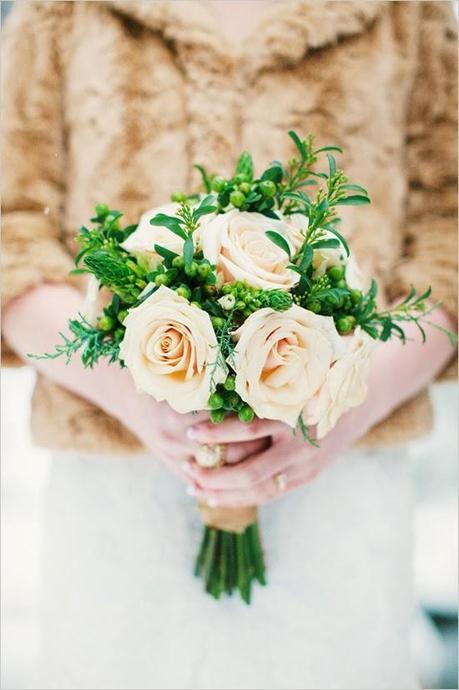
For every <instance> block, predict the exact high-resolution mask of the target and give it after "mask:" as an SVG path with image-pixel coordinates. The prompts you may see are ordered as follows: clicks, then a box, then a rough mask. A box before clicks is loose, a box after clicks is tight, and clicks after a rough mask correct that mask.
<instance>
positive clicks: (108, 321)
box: [97, 316, 115, 331]
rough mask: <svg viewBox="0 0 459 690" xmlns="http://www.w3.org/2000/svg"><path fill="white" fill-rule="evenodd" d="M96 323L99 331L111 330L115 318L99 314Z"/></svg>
mask: <svg viewBox="0 0 459 690" xmlns="http://www.w3.org/2000/svg"><path fill="white" fill-rule="evenodd" d="M97 325H98V326H99V328H100V330H101V331H111V329H112V328H113V326H114V325H115V319H113V318H112V317H111V316H101V317H100V319H99V321H98V324H97Z"/></svg>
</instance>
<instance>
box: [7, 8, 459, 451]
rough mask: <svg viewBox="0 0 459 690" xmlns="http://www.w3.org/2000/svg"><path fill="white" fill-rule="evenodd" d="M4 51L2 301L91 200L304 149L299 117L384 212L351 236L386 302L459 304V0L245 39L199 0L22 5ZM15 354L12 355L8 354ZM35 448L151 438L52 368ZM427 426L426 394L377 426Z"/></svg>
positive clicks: (166, 188) (109, 199)
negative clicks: (415, 292) (240, 157)
mask: <svg viewBox="0 0 459 690" xmlns="http://www.w3.org/2000/svg"><path fill="white" fill-rule="evenodd" d="M16 4H17V7H16V9H15V10H14V11H13V12H12V15H11V16H10V18H9V19H8V22H7V26H6V29H5V36H4V41H3V47H4V51H5V56H4V66H3V135H4V179H3V298H4V300H5V301H8V300H11V299H12V298H14V297H15V296H17V295H20V294H21V293H23V292H24V291H25V290H27V289H28V288H30V287H31V286H33V285H35V284H37V283H39V282H40V281H53V282H56V281H67V280H69V278H68V271H69V270H70V269H71V268H72V255H73V254H74V252H75V245H74V240H73V238H74V236H75V234H76V232H77V229H78V227H79V226H80V225H81V224H82V223H84V222H86V220H87V219H88V218H89V217H90V215H91V214H92V209H93V207H94V205H95V204H96V203H98V202H100V203H102V202H105V203H108V204H109V205H110V206H111V207H112V208H113V207H115V208H119V209H122V210H123V211H124V212H125V214H126V218H125V220H126V221H127V222H135V221H136V220H137V219H138V218H139V216H140V214H141V213H142V212H143V211H145V210H146V209H149V208H151V207H153V206H156V205H159V204H161V203H164V202H165V201H167V200H168V199H169V196H170V194H171V192H172V191H174V190H185V191H187V190H190V189H192V188H193V187H196V184H197V178H196V171H193V167H192V164H193V162H200V163H202V164H204V165H206V166H208V167H209V168H210V169H211V170H218V171H219V172H223V173H225V172H229V171H230V170H231V169H232V166H233V165H234V162H235V157H236V156H237V154H238V153H239V152H240V151H241V150H243V149H249V150H250V151H251V152H252V154H253V155H254V159H255V161H256V162H257V164H258V166H260V167H261V166H265V165H266V164H267V163H268V162H269V161H270V160H272V159H274V158H276V159H285V158H288V157H289V155H290V154H291V153H292V150H291V142H290V140H289V139H288V137H287V136H286V132H287V130H288V129H295V130H297V131H298V132H300V133H302V134H304V135H305V134H306V133H308V132H312V133H314V134H316V137H317V142H318V143H319V144H321V145H322V144H338V145H340V146H341V147H343V148H344V151H345V153H344V156H342V157H340V163H341V164H342V165H343V167H344V168H345V170H346V172H347V173H348V174H349V176H350V177H351V178H352V179H353V180H355V181H357V182H358V183H359V184H362V185H364V186H365V187H366V188H367V189H368V190H369V193H370V196H371V198H372V205H371V206H370V207H365V208H364V209H359V208H357V209H355V208H353V207H347V208H346V209H345V210H346V213H345V214H343V215H344V221H343V226H342V227H343V229H344V232H345V233H346V235H347V237H348V239H349V241H350V243H351V247H352V249H353V251H354V252H355V254H356V256H357V258H358V261H359V262H360V264H361V265H362V267H363V269H364V271H365V273H366V274H367V275H368V276H374V277H375V278H376V279H377V280H378V281H379V282H380V285H381V291H382V294H381V299H382V300H388V299H391V298H393V297H396V296H399V295H401V294H403V293H404V292H405V291H407V289H408V288H409V286H410V284H414V285H415V286H419V287H423V286H427V285H429V284H430V285H432V288H433V294H434V296H435V299H436V300H439V301H441V302H442V303H443V304H444V306H445V307H446V308H448V309H449V310H450V311H454V310H455V307H456V304H455V295H456V290H455V287H454V285H455V277H456V266H455V256H456V249H455V242H456V199H457V189H456V171H457V168H456V162H455V154H456V147H457V140H456V139H457V131H456V115H457V106H456V83H457V80H456V69H457V56H456V36H455V31H456V28H455V20H454V17H453V13H452V8H451V5H450V3H449V2H443V1H440V2H415V1H413V2H401V1H395V2H378V1H373V0H363V1H359V2H347V1H342V0H334V1H325V0H300V1H296V0H295V1H294V0H285V1H283V2H278V3H275V4H274V8H273V9H272V10H271V12H270V14H269V15H268V16H266V18H265V19H264V20H263V22H262V24H261V25H260V27H259V28H258V29H257V30H256V31H255V32H254V33H253V35H252V36H250V37H249V38H248V39H247V40H246V41H245V42H244V43H243V44H242V46H241V47H240V48H238V49H237V50H236V49H235V47H234V46H232V45H231V44H229V42H228V40H227V39H226V38H225V37H224V35H223V34H222V32H221V30H219V27H218V26H216V25H215V24H214V21H213V19H212V15H211V13H210V11H209V9H208V8H207V7H206V5H205V2H195V1H194V0H187V1H186V2H180V1H179V2H177V1H175V0H172V1H170V2H162V1H159V0H154V1H151V0H141V1H138V0H129V1H120V0H117V1H115V2H108V1H107V2H98V1H91V2H69V1H65V0H64V1H62V2H41V1H40V2H32V1H28V0H25V1H23V2H18V3H16ZM8 359H11V360H12V359H14V354H13V353H11V352H9V353H8V347H6V354H5V361H7V360H8ZM32 420H33V428H34V434H35V438H36V440H37V441H38V442H39V443H41V444H44V445H46V446H58V447H60V448H77V449H80V450H90V451H93V452H94V451H96V452H97V451H99V452H105V451H107V452H117V451H119V452H126V450H128V451H129V450H131V451H134V450H139V449H140V446H139V443H138V442H137V440H136V439H135V438H134V437H133V436H132V435H131V434H130V433H129V432H128V431H127V430H126V429H125V428H124V427H123V426H122V425H121V424H120V423H119V422H118V421H116V420H114V419H112V418H110V417H108V416H107V415H106V414H105V413H103V412H102V411H101V410H99V409H97V408H95V407H94V406H93V405H91V404H89V403H88V402H86V401H84V400H82V399H81V398H78V397H76V396H75V395H73V394H71V393H70V392H68V391H66V390H64V389H63V388H60V387H58V386H56V385H55V384H53V383H52V382H50V381H49V380H46V379H43V378H42V377H39V379H38V383H37V387H36V391H35V395H34V400H33V415H32ZM430 423H431V412H430V406H429V402H428V398H427V395H426V394H425V393H423V394H421V395H419V396H417V397H416V398H415V399H413V400H411V401H410V402H409V403H408V404H406V405H404V406H403V407H401V408H399V409H398V410H396V411H395V412H394V413H393V414H392V415H391V416H390V417H389V418H388V419H387V420H385V422H383V423H382V424H380V425H379V426H378V427H376V428H375V429H373V430H372V432H370V435H369V436H368V437H367V438H366V442H367V443H368V444H370V443H371V444H376V445H381V444H397V443H402V442H404V441H406V440H407V439H409V438H413V437H415V436H418V435H420V434H423V433H425V432H426V430H428V428H429V425H430Z"/></svg>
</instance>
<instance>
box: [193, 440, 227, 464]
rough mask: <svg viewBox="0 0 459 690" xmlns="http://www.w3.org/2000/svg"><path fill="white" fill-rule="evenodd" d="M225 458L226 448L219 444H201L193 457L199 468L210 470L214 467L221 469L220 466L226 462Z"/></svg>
mask: <svg viewBox="0 0 459 690" xmlns="http://www.w3.org/2000/svg"><path fill="white" fill-rule="evenodd" d="M226 456H227V448H226V446H224V445H222V444H220V443H217V444H215V445H210V444H207V443H203V444H202V445H201V446H199V448H198V450H197V451H196V453H195V456H194V457H195V459H196V462H197V463H198V465H199V466H200V467H205V468H206V469H212V468H214V467H221V465H224V464H225V462H226Z"/></svg>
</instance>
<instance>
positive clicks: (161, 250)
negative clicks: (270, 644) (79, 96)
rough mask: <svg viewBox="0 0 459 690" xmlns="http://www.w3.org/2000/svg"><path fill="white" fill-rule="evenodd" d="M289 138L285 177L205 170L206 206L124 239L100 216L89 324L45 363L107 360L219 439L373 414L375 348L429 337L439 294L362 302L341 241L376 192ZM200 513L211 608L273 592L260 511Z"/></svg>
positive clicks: (83, 240)
mask: <svg viewBox="0 0 459 690" xmlns="http://www.w3.org/2000/svg"><path fill="white" fill-rule="evenodd" d="M289 136H290V137H291V139H292V140H293V143H294V145H295V147H296V155H295V157H294V158H292V159H291V160H289V161H288V162H287V163H286V164H285V165H284V164H282V163H280V162H278V161H274V162H273V163H272V164H271V165H270V166H269V167H268V168H267V169H266V170H264V172H263V173H262V174H261V175H260V176H258V177H257V176H256V175H255V173H254V167H253V162H252V158H251V156H250V154H248V153H243V154H242V155H241V156H240V158H239V160H238V163H237V167H236V170H235V172H234V175H233V176H232V177H231V178H229V179H225V178H223V177H221V176H219V175H213V174H210V173H209V172H208V171H206V170H205V169H204V168H203V167H202V166H196V167H197V168H198V170H199V171H200V174H201V177H202V184H203V187H204V192H205V193H203V194H198V193H196V194H191V195H186V194H183V193H176V194H173V195H172V203H170V204H167V205H165V206H163V207H160V208H157V209H154V210H151V211H148V212H147V213H145V214H144V215H143V216H142V217H141V219H140V221H139V223H138V225H131V226H128V227H124V228H123V227H122V225H121V217H122V214H121V213H120V212H118V211H114V210H111V209H110V208H109V207H108V206H106V205H104V204H100V205H98V206H97V207H96V214H95V216H94V218H92V219H91V221H92V223H93V226H92V227H91V228H87V227H82V228H81V230H80V233H79V235H78V237H77V240H78V243H79V246H80V248H81V250H80V252H79V254H78V255H77V257H76V260H75V263H76V269H75V271H74V273H87V274H89V275H90V282H89V288H88V294H87V305H86V311H85V313H84V314H79V315H78V317H77V318H75V319H72V320H70V321H69V328H70V332H71V336H70V337H69V336H66V335H64V334H61V337H62V342H61V344H59V345H57V346H56V350H55V351H54V352H53V353H50V354H47V355H42V356H44V357H51V358H55V357H60V356H64V357H66V358H67V360H70V358H71V357H72V356H73V355H74V354H75V353H77V352H79V353H81V359H82V362H83V364H84V365H85V366H86V367H93V366H94V365H95V364H96V363H97V362H98V361H99V360H100V359H101V358H108V361H109V362H118V363H119V364H120V365H121V366H125V367H127V368H128V369H129V371H130V373H131V374H132V377H133V379H134V381H135V384H136V387H137V389H138V391H139V392H143V393H146V394H148V395H151V396H153V398H155V400H157V401H166V402H167V403H168V404H169V405H170V406H171V407H172V408H173V409H174V410H176V411H177V412H180V413H187V412H193V411H199V410H208V411H209V416H210V419H211V420H212V421H213V422H214V423H215V424H218V423H220V422H222V421H223V420H224V419H225V417H227V416H228V415H237V416H238V418H239V420H240V421H241V423H244V424H249V423H251V422H252V420H254V419H255V418H261V419H273V420H279V421H281V422H284V423H285V424H288V425H289V426H290V427H291V428H292V432H293V433H296V432H297V431H299V433H301V434H302V435H303V436H304V439H305V441H307V442H309V443H314V444H317V441H318V440H320V439H321V438H323V437H324V436H325V435H326V434H327V433H328V432H329V431H330V429H332V428H333V427H334V426H335V424H336V423H337V421H338V419H339V418H340V416H341V415H342V414H343V413H344V412H346V410H348V409H349V408H351V407H354V406H356V405H359V404H361V403H362V402H363V400H364V398H365V395H366V378H367V371H368V363H369V358H370V355H371V352H372V349H373V346H374V343H375V342H376V341H378V340H379V341H383V342H384V341H387V340H389V339H390V338H393V337H396V338H400V339H401V340H402V341H405V334H404V330H403V325H404V323H407V322H411V323H415V324H416V325H417V326H418V328H419V330H420V333H421V335H422V337H423V338H425V332H424V329H423V326H422V319H423V318H425V316H426V314H427V313H428V311H430V310H431V308H430V307H429V308H428V307H427V304H426V300H427V299H428V297H429V295H430V289H427V290H425V291H424V292H423V293H422V294H418V293H417V292H416V291H415V290H414V289H413V290H411V291H410V293H409V294H408V295H407V296H406V298H405V299H404V300H403V301H402V302H400V304H398V305H396V306H395V307H392V308H390V309H387V310H383V311H379V310H378V307H377V303H376V297H377V285H376V283H375V281H372V282H371V285H370V287H369V289H368V290H367V291H365V290H364V288H363V282H362V279H361V276H360V272H359V269H358V266H357V265H356V262H355V261H354V259H353V257H352V254H351V252H350V249H349V246H348V244H347V242H346V240H345V238H344V236H343V235H342V234H341V232H340V230H339V229H338V228H339V223H340V218H339V216H338V213H337V211H338V208H339V207H340V206H343V205H365V204H368V203H370V199H369V196H368V194H367V191H366V190H365V189H364V188H363V187H361V186H359V185H357V184H351V183H349V181H348V179H347V177H346V176H345V174H344V173H343V171H342V170H340V169H338V167H337V163H336V159H335V156H334V154H335V153H336V152H340V151H341V150H340V149H339V148H338V147H336V146H325V147H321V148H315V147H314V139H313V137H312V136H309V137H307V138H306V139H304V140H303V139H301V138H300V137H299V136H298V135H297V134H296V133H295V132H289ZM322 155H323V156H326V158H327V159H328V166H327V167H328V170H327V171H326V172H320V171H318V170H317V165H316V164H317V161H318V159H319V157H320V156H322ZM312 192H313V193H312ZM102 288H103V289H104V292H105V293H108V295H109V299H108V301H107V303H106V305H105V306H104V307H103V308H101V309H100V310H99V311H98V308H97V304H98V297H99V293H100V290H101V289H102ZM311 429H312V430H313V431H312V432H311ZM224 457H225V452H224V448H223V447H221V446H214V447H209V446H205V447H202V448H201V450H200V451H199V452H198V453H197V456H196V460H197V462H198V463H199V464H201V466H204V467H209V468H212V467H215V466H218V465H219V464H221V463H222V462H224ZM201 508H202V515H203V518H204V521H205V523H206V527H205V530H204V536H203V540H202V544H201V548H200V550H199V553H198V557H197V561H196V569H195V571H196V574H197V575H200V576H202V577H203V578H204V581H205V587H206V591H207V592H208V593H210V594H211V595H212V596H214V597H216V598H219V597H220V595H221V594H222V593H224V592H226V593H228V594H231V593H232V592H233V591H234V590H239V592H240V594H241V596H242V598H243V599H244V600H245V601H246V602H250V597H251V585H252V582H253V581H254V580H257V581H258V582H259V583H260V584H262V585H264V584H265V583H266V576H265V565H264V559H263V552H262V547H261V541H260V535H259V530H258V526H257V516H256V507H254V508H243V509H231V510H230V509H222V508H210V507H209V506H201Z"/></svg>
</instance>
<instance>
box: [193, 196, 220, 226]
mask: <svg viewBox="0 0 459 690" xmlns="http://www.w3.org/2000/svg"><path fill="white" fill-rule="evenodd" d="M216 210H217V206H216V205H215V197H214V196H212V194H209V195H208V196H206V197H204V199H203V200H202V201H201V203H200V204H199V206H198V207H197V208H195V210H194V211H193V220H194V221H196V220H198V219H199V218H201V216H206V215H208V214H209V213H215V211H216Z"/></svg>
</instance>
